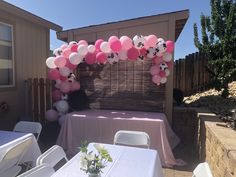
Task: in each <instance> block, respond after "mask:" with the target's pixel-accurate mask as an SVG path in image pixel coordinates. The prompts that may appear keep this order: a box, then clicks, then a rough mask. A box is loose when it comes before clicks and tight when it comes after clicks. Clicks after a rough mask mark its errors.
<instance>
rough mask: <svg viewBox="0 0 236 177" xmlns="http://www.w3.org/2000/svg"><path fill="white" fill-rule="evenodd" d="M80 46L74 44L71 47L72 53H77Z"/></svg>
mask: <svg viewBox="0 0 236 177" xmlns="http://www.w3.org/2000/svg"><path fill="white" fill-rule="evenodd" d="M77 48H78V45H77V44H72V45H71V47H70V50H71V52H77Z"/></svg>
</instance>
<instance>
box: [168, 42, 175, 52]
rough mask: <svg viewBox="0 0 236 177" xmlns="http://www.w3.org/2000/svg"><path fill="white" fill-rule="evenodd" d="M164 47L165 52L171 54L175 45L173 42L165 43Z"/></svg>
mask: <svg viewBox="0 0 236 177" xmlns="http://www.w3.org/2000/svg"><path fill="white" fill-rule="evenodd" d="M166 47H167V49H166V52H169V53H172V52H173V50H174V48H175V44H174V42H173V41H166Z"/></svg>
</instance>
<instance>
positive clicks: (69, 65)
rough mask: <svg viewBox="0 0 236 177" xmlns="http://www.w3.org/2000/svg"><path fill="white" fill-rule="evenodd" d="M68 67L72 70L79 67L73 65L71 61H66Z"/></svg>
mask: <svg viewBox="0 0 236 177" xmlns="http://www.w3.org/2000/svg"><path fill="white" fill-rule="evenodd" d="M65 66H66V67H68V68H70V69H76V68H77V65H73V64H71V62H70V60H68V59H67V60H66V65H65Z"/></svg>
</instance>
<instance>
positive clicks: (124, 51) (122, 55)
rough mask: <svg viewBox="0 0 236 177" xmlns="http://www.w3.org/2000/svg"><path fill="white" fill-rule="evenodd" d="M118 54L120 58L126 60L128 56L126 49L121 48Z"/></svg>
mask: <svg viewBox="0 0 236 177" xmlns="http://www.w3.org/2000/svg"><path fill="white" fill-rule="evenodd" d="M118 56H119V58H120V59H121V60H126V59H127V58H128V57H127V51H126V50H124V49H121V50H120V51H119V53H118Z"/></svg>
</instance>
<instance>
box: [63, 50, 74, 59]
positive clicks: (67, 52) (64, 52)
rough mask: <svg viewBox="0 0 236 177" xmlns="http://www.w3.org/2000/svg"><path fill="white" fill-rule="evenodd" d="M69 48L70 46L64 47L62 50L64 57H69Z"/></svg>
mask: <svg viewBox="0 0 236 177" xmlns="http://www.w3.org/2000/svg"><path fill="white" fill-rule="evenodd" d="M71 53H72V52H71V50H70V48H66V49H64V50H63V51H62V55H63V56H64V57H65V58H69V56H70V54H71Z"/></svg>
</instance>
